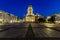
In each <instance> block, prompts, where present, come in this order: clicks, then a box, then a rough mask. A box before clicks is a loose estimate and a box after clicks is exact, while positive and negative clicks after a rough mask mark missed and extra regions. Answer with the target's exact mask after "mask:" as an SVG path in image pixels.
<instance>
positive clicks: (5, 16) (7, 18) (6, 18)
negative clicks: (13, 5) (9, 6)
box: [0, 10, 20, 24]
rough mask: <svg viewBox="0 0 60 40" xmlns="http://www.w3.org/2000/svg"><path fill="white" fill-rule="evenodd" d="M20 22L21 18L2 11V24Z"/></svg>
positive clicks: (0, 21)
mask: <svg viewBox="0 0 60 40" xmlns="http://www.w3.org/2000/svg"><path fill="white" fill-rule="evenodd" d="M18 21H20V18H18V17H17V16H14V15H13V14H9V13H8V12H4V11H2V10H0V24H6V23H14V22H18Z"/></svg>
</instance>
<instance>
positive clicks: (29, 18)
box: [24, 5, 35, 22]
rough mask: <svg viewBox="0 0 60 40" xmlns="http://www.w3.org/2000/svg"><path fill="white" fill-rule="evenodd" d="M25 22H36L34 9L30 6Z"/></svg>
mask: <svg viewBox="0 0 60 40" xmlns="http://www.w3.org/2000/svg"><path fill="white" fill-rule="evenodd" d="M24 22H35V16H34V14H33V8H32V6H31V5H29V6H28V9H27V14H26V16H25V17H24Z"/></svg>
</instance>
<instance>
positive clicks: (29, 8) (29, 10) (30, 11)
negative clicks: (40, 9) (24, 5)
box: [27, 5, 34, 15]
mask: <svg viewBox="0 0 60 40" xmlns="http://www.w3.org/2000/svg"><path fill="white" fill-rule="evenodd" d="M27 15H34V14H33V8H32V5H29V6H28V9H27Z"/></svg>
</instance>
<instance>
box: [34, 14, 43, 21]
mask: <svg viewBox="0 0 60 40" xmlns="http://www.w3.org/2000/svg"><path fill="white" fill-rule="evenodd" d="M39 18H43V17H42V16H41V15H39V14H38V13H36V15H35V22H38V19H39Z"/></svg>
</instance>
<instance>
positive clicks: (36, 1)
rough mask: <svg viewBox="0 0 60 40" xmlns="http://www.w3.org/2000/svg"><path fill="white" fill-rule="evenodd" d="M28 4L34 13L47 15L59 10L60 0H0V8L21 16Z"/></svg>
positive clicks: (25, 11) (24, 13)
mask: <svg viewBox="0 0 60 40" xmlns="http://www.w3.org/2000/svg"><path fill="white" fill-rule="evenodd" d="M28 5H32V7H33V10H34V14H36V13H39V14H40V15H42V16H44V17H47V16H50V15H52V14H53V13H59V12H60V0H0V10H3V11H6V12H8V13H11V14H14V15H16V16H18V17H20V18H23V17H24V15H26V13H27V8H28Z"/></svg>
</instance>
